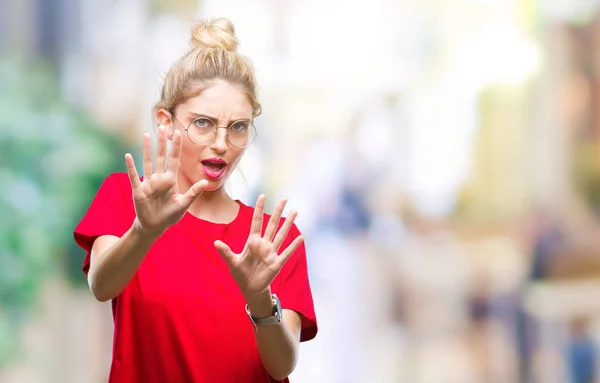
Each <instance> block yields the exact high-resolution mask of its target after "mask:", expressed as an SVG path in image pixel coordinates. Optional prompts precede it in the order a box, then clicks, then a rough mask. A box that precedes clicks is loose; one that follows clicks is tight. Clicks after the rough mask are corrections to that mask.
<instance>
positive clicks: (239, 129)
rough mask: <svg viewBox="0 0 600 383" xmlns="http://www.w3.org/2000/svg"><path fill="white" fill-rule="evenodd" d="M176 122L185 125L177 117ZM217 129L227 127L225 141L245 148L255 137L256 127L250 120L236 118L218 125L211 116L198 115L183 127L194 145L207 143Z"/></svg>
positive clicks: (215, 135)
mask: <svg viewBox="0 0 600 383" xmlns="http://www.w3.org/2000/svg"><path fill="white" fill-rule="evenodd" d="M175 120H177V122H179V124H180V125H181V126H182V127H185V125H183V124H182V123H181V121H179V120H178V119H177V118H175ZM217 129H227V136H226V139H227V142H228V143H229V144H231V145H232V146H235V147H236V148H240V149H243V148H246V147H247V146H249V145H250V144H251V143H252V142H253V141H254V139H255V138H256V128H255V127H254V123H253V122H252V121H250V120H238V121H234V122H232V123H231V124H230V125H229V126H219V125H218V124H217V123H216V122H215V121H214V120H213V119H212V118H209V117H198V118H196V119H195V120H193V121H192V122H190V124H189V125H188V127H187V128H185V129H184V130H185V132H186V133H187V136H188V138H189V139H190V141H192V143H194V144H196V145H200V146H203V145H208V144H210V143H212V142H213V141H214V139H215V138H216V137H217Z"/></svg>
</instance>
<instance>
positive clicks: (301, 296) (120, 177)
mask: <svg viewBox="0 0 600 383" xmlns="http://www.w3.org/2000/svg"><path fill="white" fill-rule="evenodd" d="M238 204H239V205H240V209H239V213H238V215H237V217H236V218H235V219H234V220H233V221H232V222H231V223H229V224H215V223H211V222H208V221H204V220H201V219H198V218H196V217H194V216H193V215H191V214H189V213H186V214H185V215H184V217H183V218H182V219H181V221H179V223H177V224H176V225H174V226H172V227H170V228H169V229H168V230H167V231H166V232H165V233H164V234H163V235H162V236H161V237H160V238H159V239H158V240H157V241H156V242H155V243H154V244H153V246H152V247H151V249H150V251H149V252H148V254H147V255H146V257H145V258H144V260H143V262H142V264H141V266H140V268H139V269H138V271H137V273H136V274H135V276H134V277H133V279H132V280H131V282H130V283H129V284H128V285H127V287H126V288H125V289H124V290H123V292H122V293H121V294H120V295H119V296H118V297H117V298H115V299H113V301H112V311H113V317H114V326H115V335H114V343H113V356H112V365H111V370H110V378H109V382H110V383H154V382H156V383H166V382H169V383H183V382H185V383H188V382H190V383H208V382H211V383H212V382H218V383H234V382H235V383H239V382H244V383H259V382H261V383H263V382H274V381H275V380H273V379H272V378H270V377H269V375H268V374H267V372H266V370H265V368H264V367H263V365H262V362H261V360H260V356H259V354H258V349H257V347H256V341H255V336H254V327H253V325H252V323H251V321H250V320H249V318H248V316H247V314H246V311H245V309H244V307H245V304H246V302H245V301H244V299H243V297H242V295H241V292H240V289H239V287H238V286H237V284H236V283H235V281H234V280H233V278H232V277H231V275H230V273H229V270H228V267H227V265H226V263H225V261H224V260H223V259H222V258H221V256H220V255H219V253H218V252H217V251H216V249H215V247H214V245H213V243H214V241H215V240H217V239H220V240H222V241H223V242H225V243H227V244H228V245H229V246H230V247H231V249H232V250H233V251H234V252H240V251H241V249H242V248H243V246H244V244H245V242H246V239H247V237H248V233H249V230H250V223H251V219H252V214H253V211H254V209H253V208H252V207H249V206H246V205H244V204H243V203H241V202H239V201H238ZM134 218H135V211H134V206H133V198H132V192H131V184H130V182H129V177H128V175H127V174H126V173H115V174H111V175H110V176H108V177H107V178H106V180H105V181H104V183H103V184H102V186H101V187H100V190H99V191H98V193H97V195H96V197H95V198H94V200H93V201H92V203H91V205H90V207H89V209H88V211H87V213H86V214H85V216H84V217H83V219H82V220H81V222H80V223H79V225H78V226H77V227H76V229H75V232H74V236H75V241H76V242H77V244H79V246H81V247H82V248H83V249H84V250H85V251H86V252H87V254H86V256H85V260H84V263H83V271H84V272H85V273H87V272H88V270H89V265H90V249H91V247H92V243H93V242H94V240H95V239H96V238H97V237H99V236H101V235H107V234H109V235H114V236H117V237H120V236H122V235H123V234H124V233H125V232H126V231H127V230H128V229H129V228H130V227H131V225H132V223H133V220H134ZM267 221H268V215H265V219H264V225H266V223H267ZM263 230H264V229H263ZM298 235H300V232H299V231H298V229H297V228H296V227H295V226H294V227H292V229H291V230H290V234H289V235H288V238H287V239H286V242H285V243H284V245H283V246H282V249H283V248H285V246H286V245H287V244H289V243H290V242H291V241H292V240H293V239H294V238H296V237H297V236H298ZM271 290H272V292H273V293H275V294H277V295H278V296H279V298H280V300H281V305H282V307H283V308H284V309H291V310H294V311H296V312H298V313H299V314H301V317H302V333H301V341H307V340H310V339H312V338H314V337H315V335H316V334H317V323H316V317H315V311H314V306H313V300H312V294H311V290H310V285H309V279H308V273H307V265H306V253H305V248H304V245H302V246H301V247H299V248H298V250H296V252H295V253H294V254H293V255H292V256H291V257H290V259H289V260H288V261H287V262H286V264H285V265H284V267H283V269H282V270H281V272H280V273H279V275H278V276H277V277H276V278H275V280H274V281H273V283H272V284H271ZM285 381H287V379H286V380H285Z"/></svg>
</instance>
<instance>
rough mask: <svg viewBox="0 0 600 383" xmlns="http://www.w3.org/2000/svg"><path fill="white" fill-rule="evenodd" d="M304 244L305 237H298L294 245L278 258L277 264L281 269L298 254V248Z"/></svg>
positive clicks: (293, 242) (291, 244)
mask: <svg viewBox="0 0 600 383" xmlns="http://www.w3.org/2000/svg"><path fill="white" fill-rule="evenodd" d="M302 242H304V237H303V236H301V235H299V236H297V237H296V238H295V239H294V240H293V241H292V243H290V245H289V246H288V247H287V248H286V249H285V250H284V251H283V252H282V253H281V255H280V256H279V257H277V264H278V265H279V269H281V268H282V267H283V265H284V264H285V263H286V262H287V260H288V259H290V257H291V256H292V255H293V254H294V253H295V252H296V250H297V249H298V247H300V245H301V244H302Z"/></svg>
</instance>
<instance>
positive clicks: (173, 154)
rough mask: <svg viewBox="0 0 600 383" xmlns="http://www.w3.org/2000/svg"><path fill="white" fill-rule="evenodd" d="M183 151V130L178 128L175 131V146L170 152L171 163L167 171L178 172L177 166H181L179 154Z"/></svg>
mask: <svg viewBox="0 0 600 383" xmlns="http://www.w3.org/2000/svg"><path fill="white" fill-rule="evenodd" d="M180 153H181V132H180V131H179V130H176V131H175V133H173V146H172V147H171V150H170V152H169V163H168V164H167V171H168V172H172V173H176V172H177V166H179V154H180Z"/></svg>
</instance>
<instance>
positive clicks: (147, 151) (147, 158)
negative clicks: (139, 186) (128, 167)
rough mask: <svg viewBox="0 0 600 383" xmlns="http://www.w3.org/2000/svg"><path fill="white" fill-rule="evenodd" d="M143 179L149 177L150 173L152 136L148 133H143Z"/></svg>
mask: <svg viewBox="0 0 600 383" xmlns="http://www.w3.org/2000/svg"><path fill="white" fill-rule="evenodd" d="M143 142H144V154H143V157H144V158H143V159H144V179H147V178H150V176H151V175H152V138H150V133H144V136H143Z"/></svg>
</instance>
